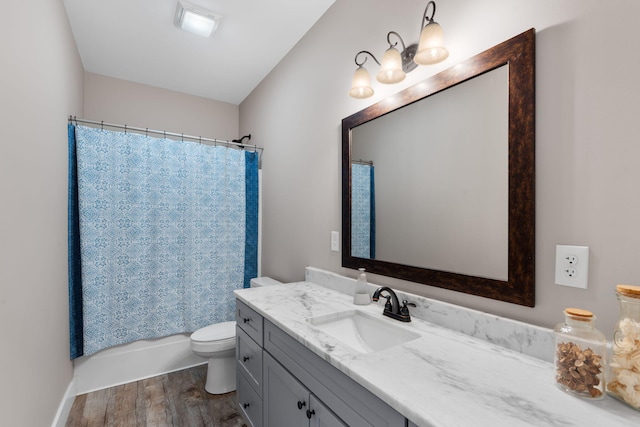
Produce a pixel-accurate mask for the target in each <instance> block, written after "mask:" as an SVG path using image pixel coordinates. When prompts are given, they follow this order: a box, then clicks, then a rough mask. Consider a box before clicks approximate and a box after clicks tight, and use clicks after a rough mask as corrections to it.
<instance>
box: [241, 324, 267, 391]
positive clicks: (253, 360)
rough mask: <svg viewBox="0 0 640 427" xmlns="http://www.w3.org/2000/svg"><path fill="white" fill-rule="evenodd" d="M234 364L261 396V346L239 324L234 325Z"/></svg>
mask: <svg viewBox="0 0 640 427" xmlns="http://www.w3.org/2000/svg"><path fill="white" fill-rule="evenodd" d="M236 366H237V369H238V370H239V371H242V373H243V374H245V377H246V379H247V380H248V381H249V383H250V384H251V386H252V387H253V388H254V390H255V391H256V392H257V393H258V395H259V396H262V347H260V346H259V345H258V344H256V342H255V341H254V340H252V339H251V338H250V337H249V335H247V334H246V333H245V332H244V331H243V330H242V329H241V328H240V327H239V326H237V327H236Z"/></svg>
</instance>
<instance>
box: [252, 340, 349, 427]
mask: <svg viewBox="0 0 640 427" xmlns="http://www.w3.org/2000/svg"><path fill="white" fill-rule="evenodd" d="M263 361H264V366H263V368H264V409H263V411H264V425H268V426H310V427H311V426H313V427H320V426H322V427H347V426H346V424H344V423H343V422H342V421H340V419H339V418H338V417H337V416H336V415H335V414H333V412H331V411H330V410H329V409H328V408H327V407H326V406H325V405H324V404H323V403H322V402H321V401H320V400H318V398H317V397H315V396H314V395H313V394H311V393H310V392H309V390H307V388H306V387H304V386H303V385H302V384H300V382H299V381H297V380H296V379H295V378H294V377H293V375H291V374H290V373H289V372H288V371H287V370H286V369H284V368H283V367H282V365H280V364H279V363H278V362H276V361H275V359H273V358H272V357H271V356H269V354H268V353H266V354H265V355H264V359H263Z"/></svg>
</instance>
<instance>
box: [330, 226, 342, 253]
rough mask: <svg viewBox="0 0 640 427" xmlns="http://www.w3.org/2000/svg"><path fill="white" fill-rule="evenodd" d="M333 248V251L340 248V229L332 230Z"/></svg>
mask: <svg viewBox="0 0 640 427" xmlns="http://www.w3.org/2000/svg"><path fill="white" fill-rule="evenodd" d="M331 250H332V251H333V252H338V251H339V250H340V232H338V231H332V232H331Z"/></svg>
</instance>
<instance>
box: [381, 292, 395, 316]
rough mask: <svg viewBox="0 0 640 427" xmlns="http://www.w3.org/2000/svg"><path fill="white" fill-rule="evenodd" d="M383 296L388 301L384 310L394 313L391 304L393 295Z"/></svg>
mask: <svg viewBox="0 0 640 427" xmlns="http://www.w3.org/2000/svg"><path fill="white" fill-rule="evenodd" d="M383 296H384V297H385V298H386V299H387V302H385V303H384V309H385V310H386V311H389V312H392V311H393V304H391V295H383Z"/></svg>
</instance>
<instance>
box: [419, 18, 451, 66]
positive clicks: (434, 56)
mask: <svg viewBox="0 0 640 427" xmlns="http://www.w3.org/2000/svg"><path fill="white" fill-rule="evenodd" d="M448 56H449V51H448V50H447V49H446V48H445V47H444V34H443V33H442V28H441V27H440V25H439V24H438V23H437V22H430V23H428V24H427V25H426V26H425V27H424V28H423V29H422V31H421V32H420V42H419V43H418V51H417V53H416V56H415V57H414V58H413V61H414V62H415V63H416V64H418V65H431V64H437V63H438V62H442V61H444V60H445V59H447V57H448Z"/></svg>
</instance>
